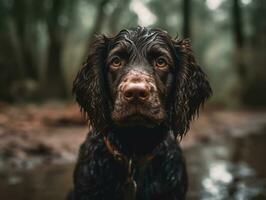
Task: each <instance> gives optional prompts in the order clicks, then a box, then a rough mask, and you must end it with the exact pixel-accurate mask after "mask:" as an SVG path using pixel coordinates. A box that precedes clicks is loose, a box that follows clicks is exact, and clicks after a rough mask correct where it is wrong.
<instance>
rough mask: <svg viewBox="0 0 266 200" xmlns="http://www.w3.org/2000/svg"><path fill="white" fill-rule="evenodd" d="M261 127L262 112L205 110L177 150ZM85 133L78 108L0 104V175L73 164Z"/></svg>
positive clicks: (265, 119)
mask: <svg viewBox="0 0 266 200" xmlns="http://www.w3.org/2000/svg"><path fill="white" fill-rule="evenodd" d="M265 124H266V111H250V110H222V109H206V110H205V111H204V112H202V113H201V115H200V117H199V119H197V120H195V121H194V122H193V123H192V125H191V129H190V131H189V132H188V134H187V135H186V136H185V137H184V138H183V139H182V141H181V145H182V146H183V148H188V147H191V146H193V145H195V144H197V143H199V142H203V143H205V142H206V143H207V142H210V141H213V140H219V138H220V137H219V136H220V135H223V136H224V135H226V134H229V135H231V136H232V135H233V136H236V137H237V136H238V135H243V134H247V133H248V134H250V133H251V132H252V131H253V130H254V132H256V129H260V128H263V127H265ZM87 132H88V126H87V125H86V122H85V121H84V119H83V118H82V116H81V114H80V112H79V108H78V106H77V105H74V104H60V103H49V104H42V105H36V104H27V105H16V106H14V105H8V104H3V103H0V170H1V169H5V168H7V167H8V168H9V167H13V168H16V169H17V168H19V169H25V168H26V169H29V168H34V167H35V166H36V165H41V164H45V165H46V164H49V163H66V162H74V161H75V160H76V157H77V155H78V148H79V145H80V144H81V143H82V141H83V140H84V138H85V137H86V134H87Z"/></svg>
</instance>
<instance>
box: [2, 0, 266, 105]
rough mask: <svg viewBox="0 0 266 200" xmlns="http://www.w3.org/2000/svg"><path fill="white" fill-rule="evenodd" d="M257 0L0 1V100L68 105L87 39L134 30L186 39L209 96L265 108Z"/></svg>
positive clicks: (265, 10)
mask: <svg viewBox="0 0 266 200" xmlns="http://www.w3.org/2000/svg"><path fill="white" fill-rule="evenodd" d="M265 16H266V1H264V0H204V1H196V0H168V1H167V2H164V1H162V0H40V1H35V0H1V1H0V44H1V45H0V99H1V100H3V101H7V102H27V101H45V100H49V99H69V98H70V97H71V86H72V80H73V78H74V75H75V74H76V72H77V70H78V69H79V68H80V66H81V63H82V61H83V60H84V59H85V55H86V52H87V51H88V46H89V43H90V42H91V40H92V39H93V36H94V35H95V34H97V33H104V34H107V35H109V36H112V35H114V34H116V33H117V32H118V31H119V30H121V29H123V28H129V27H133V26H137V25H142V26H151V27H160V28H163V29H165V30H167V31H168V32H169V33H170V34H171V35H172V36H173V37H175V36H176V35H178V36H179V37H181V38H190V39H191V41H192V44H193V47H194V51H195V54H196V56H197V59H198V60H199V62H200V63H201V65H203V66H204V68H205V70H206V71H207V73H208V75H209V77H210V81H211V84H212V87H213V89H214V97H213V98H212V103H213V104H215V105H226V106H228V105H229V106H239V105H240V106H243V105H244V106H245V105H246V106H265V105H266V92H265V86H266V67H265V65H266V56H265V53H266V20H265Z"/></svg>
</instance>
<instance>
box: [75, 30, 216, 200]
mask: <svg viewBox="0 0 266 200" xmlns="http://www.w3.org/2000/svg"><path fill="white" fill-rule="evenodd" d="M73 92H74V94H75V97H76V101H77V102H78V104H79V105H80V108H81V110H82V112H83V113H84V115H86V116H87V119H88V121H89V123H90V125H91V131H90V133H89V134H88V137H87V139H86V140H85V142H84V143H83V144H82V146H81V148H80V153H79V158H78V162H77V165H76V168H75V172H74V191H73V193H72V196H73V198H74V199H76V200H85V199H89V200H94V199H115V200H120V199H121V200H124V199H138V200H142V199H143V200H156V199H164V200H168V199H169V200H174V199H176V200H177V199H178V200H182V199H185V196H186V191H187V185H188V181H187V174H186V167H185V162H184V158H183V156H182V152H181V149H180V147H179V144H178V142H177V140H176V138H177V137H182V136H183V135H184V134H185V133H186V132H187V131H188V129H189V124H190V122H191V120H192V119H193V118H194V116H195V115H197V114H198V111H199V108H200V106H201V105H202V104H203V103H204V102H205V101H206V100H207V98H208V97H209V96H210V95H211V88H210V85H209V82H208V80H207V77H206V74H205V73H204V72H203V70H202V69H201V67H200V66H199V65H198V64H197V62H196V61H195V58H194V55H193V52H192V50H191V45H190V42H189V41H188V40H183V39H173V38H171V37H170V36H169V35H168V34H167V33H166V32H165V31H163V30H160V29H152V28H144V27H137V28H133V29H128V30H122V31H120V32H119V33H118V34H117V35H116V36H114V37H110V38H109V37H106V36H104V35H99V36H97V37H96V39H95V40H94V42H93V44H92V45H91V47H90V49H89V55H88V58H87V61H86V63H85V64H84V66H83V68H82V69H81V70H80V71H79V73H78V75H77V77H76V79H75V81H74V84H73Z"/></svg>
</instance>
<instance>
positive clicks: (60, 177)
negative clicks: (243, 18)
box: [0, 133, 266, 200]
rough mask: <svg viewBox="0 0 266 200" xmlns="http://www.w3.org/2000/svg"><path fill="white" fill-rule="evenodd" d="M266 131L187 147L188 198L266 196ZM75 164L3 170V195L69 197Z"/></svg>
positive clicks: (28, 199)
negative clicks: (23, 169) (19, 170)
mask: <svg viewBox="0 0 266 200" xmlns="http://www.w3.org/2000/svg"><path fill="white" fill-rule="evenodd" d="M265 144H266V135H265V134H263V133H261V134H255V135H246V136H243V137H230V138H228V137H227V138H223V139H221V138H220V139H219V141H212V142H207V143H206V142H205V143H204V142H203V143H199V144H197V145H194V146H193V147H190V148H187V149H186V150H185V154H186V155H185V156H186V159H187V166H188V172H189V180H190V188H189V193H188V198H187V199H188V200H196V199H197V200H198V199H200V200H228V199H229V200H230V199H232V200H249V199H251V200H263V199H266V156H265ZM73 168H74V165H73V164H67V165H53V166H42V167H39V168H37V169H34V170H27V171H26V172H25V171H24V172H16V173H14V171H9V170H6V171H5V172H4V173H3V172H2V173H1V174H0V177H1V179H0V191H1V192H0V199H8V200H20V199H21V200H22V199H25V200H47V199H49V200H59V199H65V196H66V194H67V192H68V191H69V190H70V188H71V187H72V172H73Z"/></svg>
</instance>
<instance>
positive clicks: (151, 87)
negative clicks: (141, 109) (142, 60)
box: [119, 70, 156, 103]
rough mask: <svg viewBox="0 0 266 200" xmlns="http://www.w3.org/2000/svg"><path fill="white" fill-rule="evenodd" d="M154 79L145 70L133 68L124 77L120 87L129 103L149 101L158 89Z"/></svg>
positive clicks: (123, 96) (124, 98)
mask: <svg viewBox="0 0 266 200" xmlns="http://www.w3.org/2000/svg"><path fill="white" fill-rule="evenodd" d="M154 82H155V81H154V79H153V78H152V77H151V76H150V75H149V74H147V73H145V72H143V71H137V70H131V71H130V72H128V74H126V75H125V77H124V78H123V80H122V82H121V84H120V86H119V89H120V92H121V94H122V98H123V100H124V101H126V102H128V103H141V102H142V103H145V102H148V101H149V100H150V98H151V96H152V94H153V93H154V92H155V91H156V86H155V83H154Z"/></svg>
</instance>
